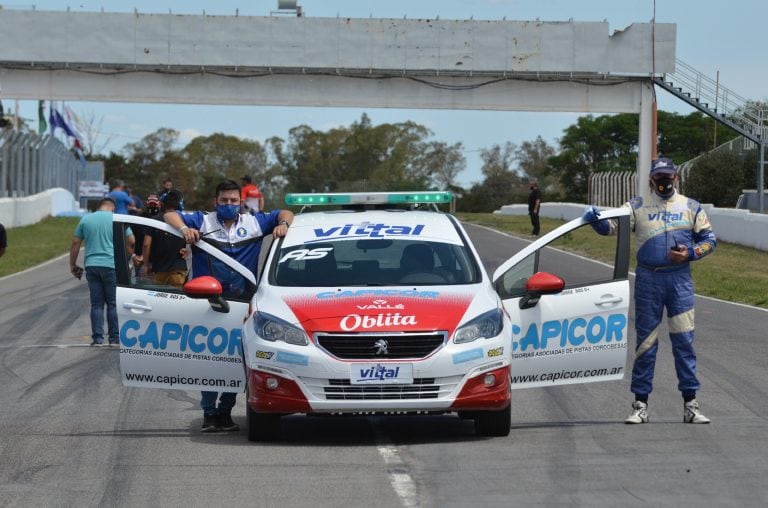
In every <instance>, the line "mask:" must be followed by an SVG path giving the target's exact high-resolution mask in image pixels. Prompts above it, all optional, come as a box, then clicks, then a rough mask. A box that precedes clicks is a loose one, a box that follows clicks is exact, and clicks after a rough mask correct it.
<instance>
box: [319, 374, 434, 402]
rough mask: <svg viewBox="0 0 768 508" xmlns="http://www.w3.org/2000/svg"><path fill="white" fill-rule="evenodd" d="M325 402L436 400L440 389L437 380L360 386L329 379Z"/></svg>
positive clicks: (423, 379) (343, 380) (427, 379)
mask: <svg viewBox="0 0 768 508" xmlns="http://www.w3.org/2000/svg"><path fill="white" fill-rule="evenodd" d="M328 384H329V385H330V386H326V387H324V392H325V400H413V399H436V398H437V397H438V392H439V391H440V387H439V386H438V385H436V384H435V378H420V379H414V380H413V384H411V385H379V386H371V385H365V386H358V385H353V384H351V383H350V382H349V379H329V380H328Z"/></svg>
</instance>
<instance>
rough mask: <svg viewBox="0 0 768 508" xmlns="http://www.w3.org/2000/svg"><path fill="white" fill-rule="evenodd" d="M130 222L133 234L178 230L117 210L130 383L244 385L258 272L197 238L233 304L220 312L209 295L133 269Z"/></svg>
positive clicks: (120, 306) (125, 368)
mask: <svg viewBox="0 0 768 508" xmlns="http://www.w3.org/2000/svg"><path fill="white" fill-rule="evenodd" d="M128 228H130V232H132V233H134V236H138V235H141V234H144V235H146V234H151V233H152V232H155V233H157V232H165V233H168V234H171V235H175V236H179V235H178V233H177V232H176V231H175V230H174V229H173V228H171V227H170V226H168V225H167V224H165V223H163V222H159V221H155V220H151V219H146V218H142V217H132V216H128V215H115V218H114V230H115V235H114V238H115V264H116V266H117V273H118V286H117V311H118V321H119V324H120V371H121V374H122V379H123V385H125V386H134V387H144V388H166V389H178V390H206V391H217V392H242V391H243V390H244V388H245V374H244V366H243V363H242V325H243V321H244V320H245V319H246V318H247V316H248V309H249V302H250V298H251V296H252V295H253V293H254V291H255V279H254V277H253V274H251V273H250V272H249V271H248V270H247V269H246V268H245V267H243V266H242V265H240V264H239V263H237V262H235V261H234V260H233V259H231V258H230V257H229V256H227V255H226V254H224V253H222V252H220V251H217V250H216V249H214V248H213V247H211V246H209V245H207V244H203V243H202V242H200V243H199V244H198V247H199V249H200V250H197V249H196V252H198V254H195V255H208V256H209V260H210V263H209V266H210V268H211V274H212V275H213V276H214V277H215V278H217V279H219V280H221V281H222V282H223V284H222V285H223V286H224V288H225V292H224V293H223V295H222V297H223V298H224V300H226V302H227V304H228V305H227V306H228V311H227V312H221V310H222V309H221V308H220V307H219V308H218V309H217V306H216V305H215V304H212V303H211V302H209V301H208V300H207V299H198V298H191V297H189V296H188V295H185V294H184V291H183V290H182V288H181V287H179V286H173V285H170V284H166V283H160V282H157V281H156V280H154V279H153V278H152V277H149V276H146V274H144V273H142V271H141V270H138V271H136V270H133V269H131V260H130V253H131V250H130V246H129V245H128V243H127V242H128V241H129V240H130V236H129V235H128V234H127V233H129V231H128ZM200 251H204V253H201V252H200Z"/></svg>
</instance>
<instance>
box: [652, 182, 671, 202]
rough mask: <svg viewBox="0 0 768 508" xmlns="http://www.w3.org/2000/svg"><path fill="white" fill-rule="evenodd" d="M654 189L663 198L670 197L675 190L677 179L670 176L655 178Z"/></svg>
mask: <svg viewBox="0 0 768 508" xmlns="http://www.w3.org/2000/svg"><path fill="white" fill-rule="evenodd" d="M652 182H653V183H652V185H653V191H654V192H655V193H656V194H657V195H658V196H659V197H662V198H668V197H670V196H671V195H672V194H674V192H675V179H674V178H669V177H663V178H654V179H653V180H652Z"/></svg>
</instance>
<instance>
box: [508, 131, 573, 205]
mask: <svg viewBox="0 0 768 508" xmlns="http://www.w3.org/2000/svg"><path fill="white" fill-rule="evenodd" d="M554 155H555V148H554V147H553V146H550V145H549V144H548V143H547V142H546V141H544V139H542V137H541V136H537V137H536V139H534V140H533V141H523V143H522V144H520V147H519V148H517V150H515V159H516V160H517V164H518V166H519V168H520V172H521V173H522V174H523V177H524V179H526V180H536V181H537V182H538V184H539V190H540V191H541V192H542V193H544V194H546V195H548V196H560V194H561V193H562V189H561V187H560V182H559V181H558V180H557V179H556V178H555V177H554V176H552V174H551V173H550V171H549V164H548V163H549V159H550V158H551V157H553V156H554Z"/></svg>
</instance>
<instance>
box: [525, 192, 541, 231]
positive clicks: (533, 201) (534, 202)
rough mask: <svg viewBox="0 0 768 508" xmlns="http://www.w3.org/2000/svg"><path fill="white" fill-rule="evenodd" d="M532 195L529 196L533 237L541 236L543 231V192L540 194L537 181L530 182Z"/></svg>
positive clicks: (529, 212) (529, 213)
mask: <svg viewBox="0 0 768 508" xmlns="http://www.w3.org/2000/svg"><path fill="white" fill-rule="evenodd" d="M530 189H531V193H530V194H528V215H530V217H531V226H533V229H532V230H531V234H532V235H533V236H539V231H540V230H541V221H540V219H539V210H540V209H541V192H539V184H538V182H537V181H536V180H531V182H530Z"/></svg>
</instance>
